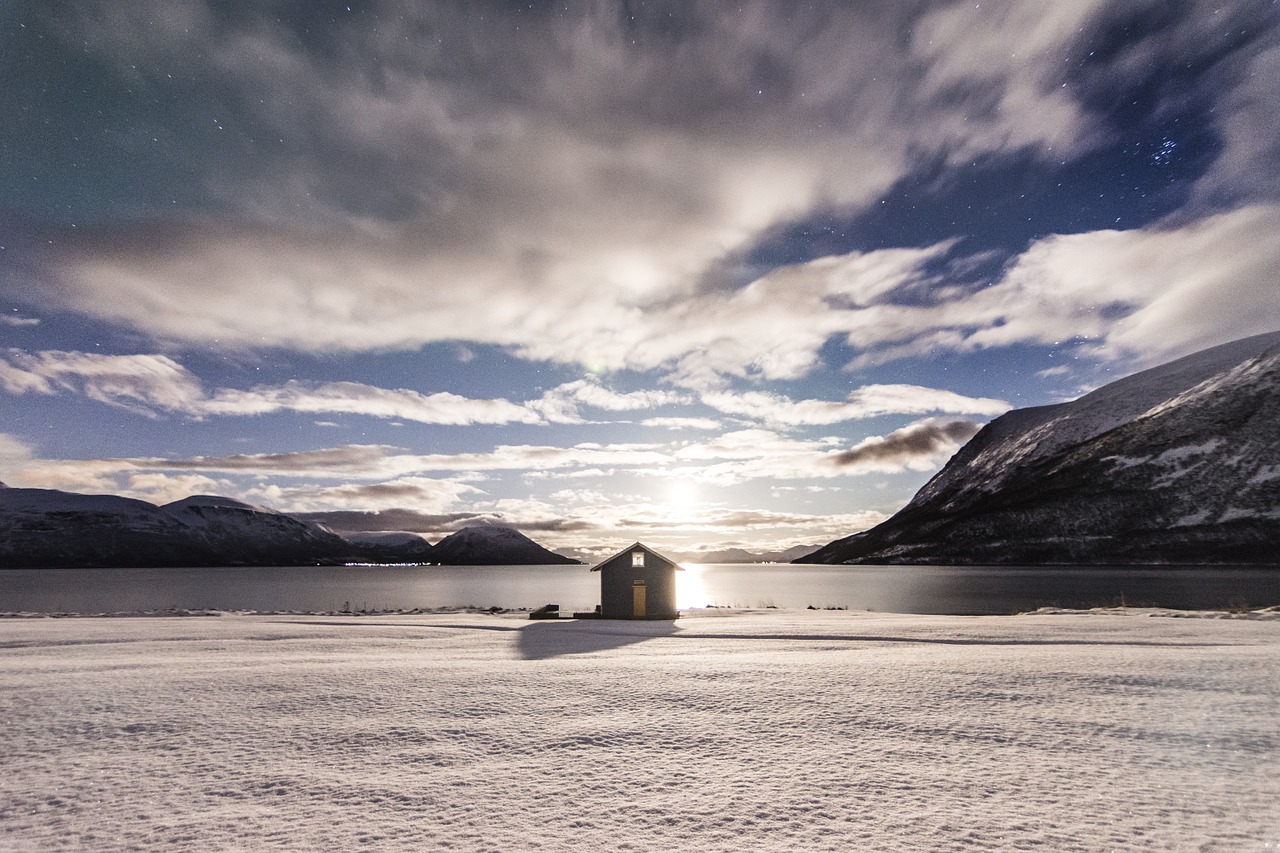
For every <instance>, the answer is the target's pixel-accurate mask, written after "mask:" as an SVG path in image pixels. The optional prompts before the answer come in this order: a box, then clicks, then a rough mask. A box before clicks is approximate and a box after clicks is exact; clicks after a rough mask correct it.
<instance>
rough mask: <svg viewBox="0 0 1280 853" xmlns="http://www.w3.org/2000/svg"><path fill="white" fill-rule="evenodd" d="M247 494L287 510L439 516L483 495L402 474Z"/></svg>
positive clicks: (449, 483) (468, 488)
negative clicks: (386, 478)
mask: <svg viewBox="0 0 1280 853" xmlns="http://www.w3.org/2000/svg"><path fill="white" fill-rule="evenodd" d="M249 494H251V495H252V496H253V497H254V498H255V499H256V500H260V501H261V502H263V503H266V504H269V505H270V506H273V507H275V508H277V509H281V510H285V511H287V512H302V513H316V512H324V511H330V512H334V511H341V512H359V513H379V512H383V511H387V510H400V511H406V512H409V511H412V512H415V513H425V514H435V515H439V514H440V513H443V512H445V511H446V510H449V509H451V508H453V507H455V506H456V505H457V504H458V502H459V501H461V500H462V499H463V498H464V497H468V496H473V495H482V494H484V492H483V491H481V490H480V489H477V488H475V487H474V486H470V485H467V484H466V483H461V482H457V481H453V480H434V479H430V478H427V477H402V478H399V479H396V480H389V481H384V482H379V483H342V484H340V485H336V486H334V485H329V486H325V485H314V484H304V485H298V486H291V487H288V488H282V487H280V486H275V485H269V486H259V487H256V488H255V489H253V490H251V491H250V493H249ZM366 529H400V528H366Z"/></svg>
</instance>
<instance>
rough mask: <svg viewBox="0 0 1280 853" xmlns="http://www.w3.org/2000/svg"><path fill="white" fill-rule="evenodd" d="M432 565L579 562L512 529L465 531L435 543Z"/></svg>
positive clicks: (492, 526) (474, 529)
mask: <svg viewBox="0 0 1280 853" xmlns="http://www.w3.org/2000/svg"><path fill="white" fill-rule="evenodd" d="M431 560H432V562H437V563H443V564H445V565H450V566H485V565H513V566H514V565H553V564H561V565H563V564H571V563H576V562H578V561H577V560H572V559H570V558H568V557H563V556H561V555H559V554H557V553H555V552H554V551H548V550H547V549H546V548H543V547H542V546H541V545H539V544H538V543H537V542H534V541H533V540H532V539H530V538H529V537H528V536H525V535H524V534H523V533H521V532H520V531H518V530H514V529H512V528H510V527H498V526H495V525H484V526H475V527H464V528H462V529H461V530H459V531H458V532H457V533H452V534H450V535H448V536H446V537H445V538H443V539H441V540H440V541H439V542H437V543H436V546H435V547H434V548H433V549H431Z"/></svg>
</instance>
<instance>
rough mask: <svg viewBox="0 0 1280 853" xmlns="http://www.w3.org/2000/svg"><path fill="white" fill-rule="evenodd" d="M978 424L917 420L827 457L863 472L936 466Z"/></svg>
mask: <svg viewBox="0 0 1280 853" xmlns="http://www.w3.org/2000/svg"><path fill="white" fill-rule="evenodd" d="M981 428H982V427H981V425H980V424H975V423H971V422H969V421H955V420H940V419H931V420H927V421H920V422H918V423H914V424H911V425H909V426H906V427H903V428H902V429H899V430H895V431H893V432H891V433H889V434H888V435H884V436H873V437H871V438H867V439H864V440H863V441H861V442H859V443H858V444H856V445H855V446H854V447H853V448H852V449H850V450H846V451H844V452H842V453H837V454H835V455H834V456H831V457H830V461H831V462H832V463H834V464H835V465H836V466H838V467H840V468H843V469H850V468H853V469H857V470H859V471H860V472H866V473H870V472H873V471H878V472H894V471H901V470H903V469H906V468H910V469H912V470H917V471H919V470H929V469H931V468H935V467H937V465H938V462H939V457H942V458H944V459H945V458H946V457H949V456H951V455H952V454H953V453H955V452H956V450H958V449H959V448H960V446H961V445H962V444H964V443H965V442H966V441H968V440H969V439H971V438H973V436H974V435H976V434H977V432H978V430H979V429H981Z"/></svg>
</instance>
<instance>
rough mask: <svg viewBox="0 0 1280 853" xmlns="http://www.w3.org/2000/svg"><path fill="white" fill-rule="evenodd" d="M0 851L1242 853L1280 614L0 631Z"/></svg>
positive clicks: (1259, 821) (1253, 834)
mask: <svg viewBox="0 0 1280 853" xmlns="http://www.w3.org/2000/svg"><path fill="white" fill-rule="evenodd" d="M0 649H3V654H0V715H2V716H0V719H3V720H4V721H5V723H4V725H5V738H4V744H5V772H4V773H3V774H0V849H6V850H82V849H93V850H124V849H129V850H142V851H147V850H175V849H193V850H196V849H198V850H226V849H244V850H330V849H358V848H360V847H365V848H367V849H377V850H401V849H403V850H409V849H414V850H457V851H499V850H501V851H509V850H526V849H527V850H670V851H735V853H737V851H745V850H788V851H792V850H805V851H809V850H833V851H834V850H840V851H845V850H920V849H952V850H957V849H959V850H1006V849H1044V850H1064V849H1087V850H1104V849H1115V850H1131V849H1132V850H1136V849H1144V850H1146V849H1177V850H1188V849H1203V850H1241V849H1244V850H1252V849H1257V850H1265V849H1270V848H1273V847H1274V846H1276V845H1280V812H1278V811H1277V809H1276V808H1275V803H1276V802H1278V801H1280V776H1278V775H1277V774H1276V773H1275V771H1274V768H1275V766H1276V763H1277V759H1280V715H1278V714H1277V713H1276V709H1277V707H1278V702H1280V623H1277V622H1275V621H1266V620H1260V619H1252V620H1246V619H1240V620H1212V619H1153V618H1149V617H1148V616H1147V615H1146V614H1141V615H1134V614H1132V613H1124V614H1115V615H1106V616H1105V618H1100V617H1099V615H1097V614H1086V613H1074V614H1066V613H1059V614H1039V615H1035V614H1033V615H1025V616H1016V617H938V616H901V615H886V614H868V613H855V612H835V611H816V612H815V611H770V612H758V613H746V614H743V613H740V612H736V613H735V612H726V611H714V610H711V611H704V612H700V613H698V614H696V615H692V616H691V617H690V618H684V619H681V620H679V621H678V622H675V623H663V622H647V623H620V622H601V621H594V620H593V621H582V622H570V621H560V622H530V621H527V620H525V619H522V618H518V617H511V616H490V615H483V614H474V613H471V614H467V613H463V614H429V615H397V616H382V617H368V616H366V617H361V618H352V617H345V616H238V615H231V614H227V615H223V616H221V617H218V618H197V619H191V618H146V619H135V618H116V619H74V620H52V619H10V620H3V621H0Z"/></svg>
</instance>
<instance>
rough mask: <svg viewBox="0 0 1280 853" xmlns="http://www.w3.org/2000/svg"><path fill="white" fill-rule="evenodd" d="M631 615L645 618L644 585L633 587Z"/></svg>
mask: <svg viewBox="0 0 1280 853" xmlns="http://www.w3.org/2000/svg"><path fill="white" fill-rule="evenodd" d="M631 615H632V616H633V617H635V618H636V619H643V618H644V587H642V586H633V587H631Z"/></svg>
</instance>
